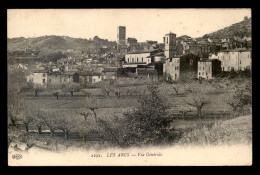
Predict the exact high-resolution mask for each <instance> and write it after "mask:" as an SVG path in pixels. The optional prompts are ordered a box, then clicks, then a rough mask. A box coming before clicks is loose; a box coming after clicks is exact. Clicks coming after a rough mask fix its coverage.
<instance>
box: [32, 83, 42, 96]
mask: <svg viewBox="0 0 260 175" xmlns="http://www.w3.org/2000/svg"><path fill="white" fill-rule="evenodd" d="M33 89H34V93H35V97H37V96H38V94H39V93H40V92H42V91H43V89H44V86H42V85H40V84H36V85H34V87H33Z"/></svg>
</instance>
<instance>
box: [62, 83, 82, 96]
mask: <svg viewBox="0 0 260 175" xmlns="http://www.w3.org/2000/svg"><path fill="white" fill-rule="evenodd" d="M80 89H81V88H80V84H78V83H70V84H67V85H66V86H65V92H66V93H67V92H69V93H70V94H71V96H74V92H79V91H80Z"/></svg>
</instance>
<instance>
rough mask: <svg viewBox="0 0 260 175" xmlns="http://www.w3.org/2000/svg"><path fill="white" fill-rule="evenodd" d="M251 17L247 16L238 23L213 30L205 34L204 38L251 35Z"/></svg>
mask: <svg viewBox="0 0 260 175" xmlns="http://www.w3.org/2000/svg"><path fill="white" fill-rule="evenodd" d="M251 28H252V27H251V18H246V17H245V19H244V20H243V21H241V22H238V23H235V24H232V25H230V26H228V27H225V28H223V29H220V30H217V31H216V32H212V33H209V34H206V35H204V36H203V37H202V38H204V39H207V38H211V39H216V38H233V37H234V36H236V37H241V38H243V37H251V34H252V32H251V30H252V29H251Z"/></svg>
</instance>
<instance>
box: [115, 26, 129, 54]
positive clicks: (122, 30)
mask: <svg viewBox="0 0 260 175" xmlns="http://www.w3.org/2000/svg"><path fill="white" fill-rule="evenodd" d="M117 49H118V52H119V53H123V54H125V53H127V45H126V27H125V26H118V28H117Z"/></svg>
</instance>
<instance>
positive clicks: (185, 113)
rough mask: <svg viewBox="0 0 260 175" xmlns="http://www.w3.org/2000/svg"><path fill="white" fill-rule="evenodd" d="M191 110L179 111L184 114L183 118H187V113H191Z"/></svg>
mask: <svg viewBox="0 0 260 175" xmlns="http://www.w3.org/2000/svg"><path fill="white" fill-rule="evenodd" d="M189 112H191V109H190V110H188V111H187V110H180V111H179V113H181V114H182V118H183V120H185V118H186V115H187V113H189Z"/></svg>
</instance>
